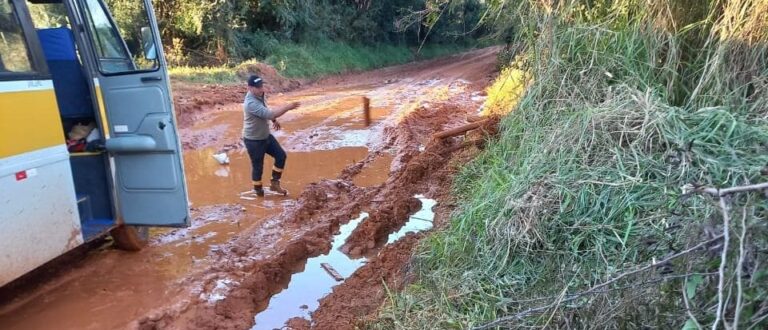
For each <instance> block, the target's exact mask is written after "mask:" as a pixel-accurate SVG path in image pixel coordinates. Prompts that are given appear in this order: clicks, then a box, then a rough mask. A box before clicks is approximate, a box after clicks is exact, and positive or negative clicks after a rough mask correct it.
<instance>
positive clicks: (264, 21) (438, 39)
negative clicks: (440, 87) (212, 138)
mask: <svg viewBox="0 0 768 330" xmlns="http://www.w3.org/2000/svg"><path fill="white" fill-rule="evenodd" d="M109 3H110V7H111V8H113V14H114V15H115V16H116V17H117V18H118V21H127V20H125V19H123V18H125V16H129V15H131V14H132V13H134V12H135V11H133V10H132V8H134V7H136V6H137V3H136V2H135V1H129V0H109ZM154 7H155V13H156V16H157V18H158V22H159V25H160V29H161V35H162V42H163V44H164V45H165V47H166V53H167V57H168V59H169V61H170V62H171V64H172V65H222V64H235V63H238V62H241V61H244V60H248V59H252V58H260V59H263V58H267V57H269V56H271V55H274V52H275V51H276V50H278V45H280V44H289V45H293V44H301V45H314V44H320V45H318V46H317V47H320V48H322V47H323V45H322V43H326V42H342V43H346V44H354V45H364V46H371V47H378V46H377V45H380V44H395V45H402V46H413V45H419V44H421V43H422V42H424V41H428V42H429V43H435V44H447V43H454V42H459V43H465V42H467V41H469V40H473V39H475V37H477V36H479V35H480V34H481V33H482V32H483V31H484V30H482V29H481V30H475V31H472V30H473V29H474V28H475V27H476V26H477V23H478V21H479V18H480V14H481V11H482V10H483V9H482V8H483V6H482V1H480V0H461V1H459V2H457V4H448V3H446V2H445V1H442V0H391V1H372V0H365V1H361V0H212V1H203V0H190V1H180V0H155V1H154ZM425 8H439V9H440V10H441V11H443V12H444V13H445V15H443V16H444V17H443V19H441V20H439V21H437V20H435V19H434V17H433V16H430V15H426V14H423V13H426V12H425ZM412 13H422V14H416V15H415V16H414V17H417V19H414V20H413V22H412V23H413V24H411V25H409V26H408V27H407V28H404V29H398V28H397V27H396V26H395V22H396V21H398V20H399V19H400V18H401V17H403V16H409V15H410V16H413V15H411V14H412ZM428 29H429V30H430V31H431V33H427V32H426V31H427V30H428ZM282 50H284V49H282Z"/></svg>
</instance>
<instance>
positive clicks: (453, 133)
mask: <svg viewBox="0 0 768 330" xmlns="http://www.w3.org/2000/svg"><path fill="white" fill-rule="evenodd" d="M487 122H488V119H484V120H481V121H476V122H474V123H469V124H466V125H464V126H459V127H456V128H452V129H449V130H445V131H442V132H440V133H436V134H435V135H433V137H434V138H436V139H447V138H449V137H454V136H457V135H461V134H464V133H466V132H469V131H471V130H473V129H476V128H480V127H481V126H483V125H484V124H485V123H487Z"/></svg>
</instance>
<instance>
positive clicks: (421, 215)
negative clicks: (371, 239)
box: [387, 195, 437, 244]
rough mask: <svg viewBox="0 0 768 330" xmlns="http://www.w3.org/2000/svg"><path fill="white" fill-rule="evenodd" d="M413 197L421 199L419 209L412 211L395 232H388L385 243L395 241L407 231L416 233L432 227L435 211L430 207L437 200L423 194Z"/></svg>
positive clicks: (433, 205) (435, 203)
mask: <svg viewBox="0 0 768 330" xmlns="http://www.w3.org/2000/svg"><path fill="white" fill-rule="evenodd" d="M414 197H416V198H418V199H419V200H420V201H421V210H419V212H416V213H414V214H413V215H412V216H411V217H410V219H408V222H406V223H405V225H404V226H403V228H400V230H398V231H397V232H394V233H392V234H389V237H388V238H387V244H392V243H394V242H396V241H397V240H399V239H400V238H402V237H403V236H405V234H407V233H418V232H421V231H425V230H430V229H432V226H433V225H434V223H433V220H434V219H435V212H434V211H432V208H434V207H435V205H437V201H436V200H434V199H429V198H426V197H425V196H424V195H416V196H414Z"/></svg>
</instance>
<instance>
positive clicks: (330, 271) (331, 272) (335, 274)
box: [320, 263, 344, 282]
mask: <svg viewBox="0 0 768 330" xmlns="http://www.w3.org/2000/svg"><path fill="white" fill-rule="evenodd" d="M320 267H323V269H325V272H326V273H328V275H331V277H333V279H334V280H336V282H341V281H343V280H344V276H341V274H339V272H337V271H336V270H335V269H333V267H332V266H331V265H330V264H327V263H321V264H320Z"/></svg>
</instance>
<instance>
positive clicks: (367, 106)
mask: <svg viewBox="0 0 768 330" xmlns="http://www.w3.org/2000/svg"><path fill="white" fill-rule="evenodd" d="M363 116H364V118H365V127H368V126H371V99H369V98H368V97H366V96H363Z"/></svg>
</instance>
